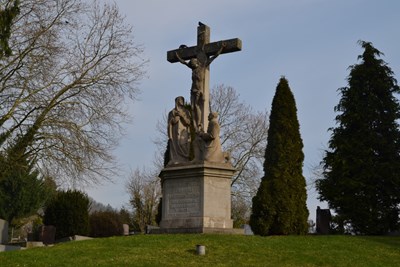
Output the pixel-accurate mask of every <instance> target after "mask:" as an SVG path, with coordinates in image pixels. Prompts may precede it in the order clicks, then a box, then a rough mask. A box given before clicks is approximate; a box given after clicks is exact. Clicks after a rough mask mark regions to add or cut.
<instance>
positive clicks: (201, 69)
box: [176, 42, 226, 132]
mask: <svg viewBox="0 0 400 267" xmlns="http://www.w3.org/2000/svg"><path fill="white" fill-rule="evenodd" d="M225 46H226V44H225V43H224V42H223V43H222V45H221V48H220V49H219V50H218V52H217V53H216V54H215V55H213V56H211V57H209V56H207V54H206V53H205V51H204V46H203V47H202V48H201V50H200V51H199V52H198V54H197V57H196V58H192V59H190V60H189V61H185V60H183V59H182V58H181V57H180V56H179V54H178V52H176V57H177V59H178V61H179V62H180V63H182V64H183V65H185V66H187V67H189V68H190V69H191V70H192V87H191V89H190V104H191V107H192V117H193V122H194V123H193V124H194V128H195V130H196V132H198V131H203V130H204V129H203V125H202V123H201V118H202V116H203V112H204V80H205V79H204V76H205V73H206V69H207V68H208V67H209V66H210V64H211V62H213V60H214V59H216V58H217V57H218V56H219V55H220V54H221V52H222V50H223V49H224V47H225Z"/></svg>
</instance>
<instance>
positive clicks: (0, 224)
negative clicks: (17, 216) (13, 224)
mask: <svg viewBox="0 0 400 267" xmlns="http://www.w3.org/2000/svg"><path fill="white" fill-rule="evenodd" d="M7 243H8V222H7V221H5V220H2V219H0V244H4V245H5V244H7Z"/></svg>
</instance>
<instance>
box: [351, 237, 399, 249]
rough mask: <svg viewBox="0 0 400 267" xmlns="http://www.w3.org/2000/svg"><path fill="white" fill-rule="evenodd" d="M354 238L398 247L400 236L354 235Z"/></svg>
mask: <svg viewBox="0 0 400 267" xmlns="http://www.w3.org/2000/svg"><path fill="white" fill-rule="evenodd" d="M356 238H359V239H363V240H368V241H372V242H375V243H380V244H384V245H386V246H389V247H393V248H396V249H400V236H356Z"/></svg>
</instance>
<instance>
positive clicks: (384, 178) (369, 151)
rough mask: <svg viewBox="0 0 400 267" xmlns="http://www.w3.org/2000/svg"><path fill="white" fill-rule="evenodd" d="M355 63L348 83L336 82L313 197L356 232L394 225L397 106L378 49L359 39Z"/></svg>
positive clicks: (398, 195) (399, 140) (398, 197)
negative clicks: (331, 124) (330, 124)
mask: <svg viewBox="0 0 400 267" xmlns="http://www.w3.org/2000/svg"><path fill="white" fill-rule="evenodd" d="M360 44H361V46H362V47H363V48H364V52H363V54H362V55H360V56H359V59H361V60H362V61H361V63H360V64H356V65H353V66H351V67H350V75H349V77H348V87H343V88H340V89H339V91H340V93H341V100H340V102H339V104H338V105H337V106H336V107H335V111H336V112H339V113H340V114H339V115H338V116H337V117H336V121H337V124H338V125H337V127H336V128H333V129H330V130H331V131H332V135H331V139H330V141H329V150H327V151H326V152H325V156H324V158H323V161H322V165H323V177H322V178H321V179H319V180H317V183H316V186H317V190H318V192H319V194H320V197H319V199H320V200H324V201H327V202H328V204H329V207H330V208H332V209H334V210H335V211H336V213H337V214H338V215H339V216H340V218H342V219H343V220H344V222H345V223H349V224H350V225H351V226H352V229H353V231H354V232H356V233H360V234H384V233H387V232H388V231H392V230H396V229H399V209H400V131H399V125H398V120H399V119H400V112H399V111H400V107H399V103H398V101H397V99H396V98H395V97H394V93H399V87H398V85H397V81H396V80H395V79H394V77H393V72H392V70H391V69H390V68H389V67H388V66H387V63H386V62H384V61H383V60H382V59H379V57H380V55H381V54H382V53H381V52H380V51H378V50H377V49H376V48H374V47H373V46H372V44H371V43H369V42H361V41H360Z"/></svg>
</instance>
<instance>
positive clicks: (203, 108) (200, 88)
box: [167, 22, 242, 131]
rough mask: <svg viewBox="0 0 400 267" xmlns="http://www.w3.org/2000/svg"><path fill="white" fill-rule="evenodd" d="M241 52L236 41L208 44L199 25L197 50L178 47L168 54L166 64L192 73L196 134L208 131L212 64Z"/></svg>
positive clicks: (206, 30) (207, 35) (207, 34)
mask: <svg viewBox="0 0 400 267" xmlns="http://www.w3.org/2000/svg"><path fill="white" fill-rule="evenodd" d="M241 49H242V41H241V40H240V39H238V38H235V39H229V40H223V41H218V42H213V43H210V28H209V27H208V26H207V25H205V24H203V23H201V22H199V26H198V27H197V45H196V46H191V47H187V46H186V45H181V46H180V47H179V48H178V49H175V50H171V51H168V52H167V60H168V61H169V62H171V63H175V62H181V63H182V64H185V65H186V66H188V67H189V68H191V69H192V88H191V92H190V93H191V97H190V99H191V100H190V103H191V106H192V114H193V120H194V127H195V130H196V131H203V130H204V131H207V126H208V119H207V117H208V114H209V113H210V88H209V80H210V73H209V71H210V67H209V66H210V64H211V62H212V61H213V60H214V59H215V58H216V57H218V56H219V55H220V54H225V53H230V52H236V51H240V50H241ZM187 60H189V61H188V62H187Z"/></svg>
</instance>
